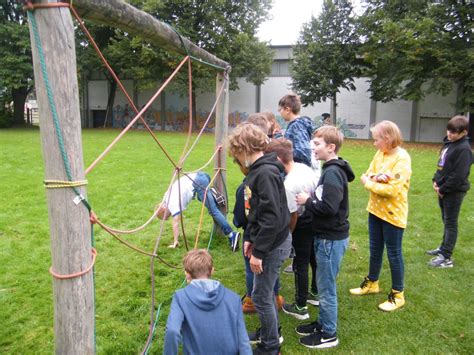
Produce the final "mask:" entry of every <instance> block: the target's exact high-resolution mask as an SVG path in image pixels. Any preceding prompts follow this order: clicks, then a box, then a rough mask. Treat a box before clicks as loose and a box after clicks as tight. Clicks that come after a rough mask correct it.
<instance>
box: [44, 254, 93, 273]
mask: <svg viewBox="0 0 474 355" xmlns="http://www.w3.org/2000/svg"><path fill="white" fill-rule="evenodd" d="M96 257H97V250H95V249H94V248H92V262H91V264H90V265H89V266H88V267H87V268H86V269H85V270H83V271H79V272H76V273H74V274H69V275H61V274H58V273H57V272H55V271H53V267H52V266H51V267H50V268H49V272H50V274H51V275H53V276H54V277H55V278H57V279H59V280H67V279H73V278H76V277H80V276H82V275H85V274H87V273H88V272H89V271H91V270H92V268H93V267H94V264H95V259H96Z"/></svg>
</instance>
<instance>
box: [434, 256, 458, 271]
mask: <svg viewBox="0 0 474 355" xmlns="http://www.w3.org/2000/svg"><path fill="white" fill-rule="evenodd" d="M428 266H432V267H437V268H440V269H446V268H449V267H453V266H454V264H453V260H452V259H451V258H446V257H445V256H444V255H443V254H438V255H437V256H435V257H434V258H433V259H431V261H429V262H428Z"/></svg>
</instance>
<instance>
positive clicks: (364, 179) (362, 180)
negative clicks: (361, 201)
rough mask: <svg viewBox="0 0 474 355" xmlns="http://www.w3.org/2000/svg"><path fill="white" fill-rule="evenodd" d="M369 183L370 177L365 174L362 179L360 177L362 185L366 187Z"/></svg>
mask: <svg viewBox="0 0 474 355" xmlns="http://www.w3.org/2000/svg"><path fill="white" fill-rule="evenodd" d="M367 181H369V177H368V176H367V175H365V174H363V175H362V176H361V177H360V182H361V183H362V185H364V186H365V184H366V183H367Z"/></svg>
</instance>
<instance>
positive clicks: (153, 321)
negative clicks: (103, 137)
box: [25, 2, 230, 354]
mask: <svg viewBox="0 0 474 355" xmlns="http://www.w3.org/2000/svg"><path fill="white" fill-rule="evenodd" d="M58 7H67V8H69V10H70V11H71V14H72V15H73V17H74V18H75V19H76V21H77V23H78V25H79V27H80V28H81V29H82V31H83V33H84V34H85V35H86V37H87V38H88V40H89V42H90V44H91V45H92V46H93V48H94V49H95V51H96V53H97V55H98V57H99V58H100V60H101V61H102V63H103V65H104V66H105V68H106V69H107V70H108V72H109V73H110V75H111V77H112V78H113V79H114V80H115V82H116V84H117V87H118V88H119V89H120V90H121V91H122V93H123V94H124V96H125V97H126V99H127V101H128V103H129V105H130V107H131V108H132V110H133V111H134V112H135V116H134V117H133V119H132V120H131V121H130V123H129V124H128V125H127V126H126V127H125V128H124V129H123V130H122V131H121V132H120V133H119V134H118V136H117V137H116V138H115V139H114V140H113V141H112V142H111V143H110V144H109V145H108V146H107V147H106V148H105V150H104V151H103V152H102V153H101V154H100V155H99V156H98V157H97V158H96V159H95V160H94V161H93V162H92V163H91V165H90V166H89V167H87V169H86V170H85V174H86V175H87V174H89V173H90V172H91V171H92V170H93V169H95V168H96V167H97V166H98V165H99V163H100V162H101V161H102V160H104V159H105V158H106V156H107V155H108V154H109V152H110V151H111V150H112V148H113V147H114V146H115V145H116V144H117V143H118V142H119V141H120V139H122V137H123V136H124V135H125V134H126V133H127V132H128V131H129V130H130V128H131V127H132V126H133V125H134V124H135V123H136V122H137V121H138V120H140V121H141V123H142V124H143V125H144V127H145V128H146V130H147V131H148V133H149V134H150V136H151V137H152V139H153V140H154V141H155V142H156V144H157V145H158V147H159V149H160V150H161V152H162V153H163V154H164V156H165V157H166V159H167V160H168V161H169V162H170V163H171V165H172V166H173V174H172V176H171V178H170V181H169V184H168V190H167V191H169V190H170V188H171V187H172V185H173V184H174V183H175V182H177V186H178V191H179V202H180V210H181V211H183V206H182V205H181V182H180V181H181V180H180V178H181V177H185V178H188V179H190V180H191V181H192V182H193V184H197V182H196V181H194V179H193V177H192V176H193V175H194V174H195V173H197V172H199V171H202V170H204V169H206V168H207V167H208V166H209V165H210V164H211V162H212V161H213V160H215V159H217V161H218V166H217V168H215V169H214V173H213V175H212V177H211V179H210V182H209V184H208V185H207V186H199V188H200V189H202V190H203V191H204V198H203V201H202V204H201V208H200V215H199V223H198V228H197V231H196V235H195V237H194V240H193V243H192V247H193V248H197V247H198V245H199V240H200V234H201V230H202V226H203V220H204V215H205V213H204V211H205V209H206V205H205V201H206V200H207V196H208V194H209V193H210V188H211V186H212V185H213V184H214V183H215V181H216V179H218V178H220V179H221V181H222V182H223V183H224V179H223V176H222V172H223V169H222V167H221V165H220V161H221V159H220V154H221V151H222V147H221V146H217V147H216V149H215V151H214V152H213V153H212V155H211V156H210V158H209V160H208V161H207V162H206V163H205V164H204V165H203V166H202V167H200V168H198V169H195V170H193V171H189V172H184V171H183V168H184V166H185V163H186V162H187V160H188V158H189V157H190V155H191V153H192V152H193V150H194V148H195V147H196V145H197V144H198V142H199V140H200V138H201V137H202V134H203V133H204V131H205V130H206V128H208V126H209V124H210V121H211V118H212V117H213V115H214V114H215V111H216V108H217V104H218V103H219V101H220V100H221V99H222V98H223V95H225V94H226V92H225V90H224V88H225V87H226V85H222V86H221V89H220V91H219V93H218V94H217V97H216V101H215V103H214V104H213V107H212V109H211V112H210V113H209V115H208V117H207V119H206V120H205V122H204V124H203V125H202V128H201V129H200V131H199V133H198V135H197V136H196V138H195V140H194V142H193V143H192V144H190V143H191V137H192V125H193V117H192V82H193V78H192V61H193V60H198V61H199V62H200V63H204V64H208V63H206V62H204V61H202V60H200V59H199V58H195V57H192V56H190V55H189V54H188V55H186V56H185V57H184V58H183V59H182V60H181V62H180V63H179V65H178V66H177V67H176V69H175V70H174V71H173V72H172V74H171V75H170V76H169V77H168V78H167V79H166V80H165V81H164V83H163V84H162V85H161V87H160V88H158V90H157V91H156V92H155V93H154V95H153V96H152V97H151V98H150V99H149V100H148V102H147V103H146V104H145V105H144V106H143V107H142V109H141V110H138V108H137V107H136V105H135V103H134V102H133V100H132V98H131V96H130V95H129V94H128V92H127V90H126V89H125V86H124V85H123V83H122V82H121V80H120V79H119V77H118V76H117V74H116V73H115V72H114V70H113V69H112V67H111V66H110V64H109V63H108V61H107V59H106V58H105V57H104V55H103V54H102V52H101V51H100V49H99V47H98V45H97V43H96V42H95V40H94V38H93V37H92V35H91V34H90V32H89V30H88V29H87V27H86V26H85V23H84V21H83V20H82V19H81V18H80V16H79V14H78V13H77V11H76V10H75V9H74V7H73V6H72V4H70V3H67V2H58V3H49V4H33V3H31V2H27V3H26V5H25V10H27V12H28V18H29V20H30V21H31V23H32V29H33V33H34V39H35V43H36V47H37V48H38V52H39V57H40V61H41V62H42V72H43V80H44V82H45V85H46V87H47V91H48V102H49V105H50V108H51V111H52V113H53V119H54V121H55V129H56V135H57V139H58V142H59V145H60V148H61V153H62V156H63V162H64V167H65V170H66V172H67V177H68V181H62V180H47V181H45V182H44V184H45V187H46V188H72V189H74V191H75V192H76V194H77V196H78V198H79V201H80V202H82V203H83V204H84V206H85V207H87V208H88V210H89V212H90V221H91V224H97V225H98V226H100V227H101V228H102V229H103V230H104V231H106V232H107V233H109V234H110V235H111V236H112V237H113V238H114V239H116V240H117V241H119V242H120V243H122V244H123V245H125V246H127V247H128V248H130V249H131V250H133V251H135V252H137V253H140V254H142V255H145V256H148V257H150V279H151V304H150V328H149V332H148V338H147V341H146V344H145V346H144V348H143V350H142V354H147V353H148V351H149V349H150V347H151V343H152V340H153V336H154V331H155V329H156V326H157V322H158V319H159V314H160V310H161V304H160V305H159V306H158V309H157V311H156V314H155V291H156V290H155V284H156V280H155V272H154V268H155V260H157V261H159V262H160V263H162V264H163V265H166V266H167V267H169V268H173V269H180V268H181V266H176V265H173V264H172V263H170V262H168V261H166V260H164V259H163V258H162V257H161V256H160V255H159V253H158V250H159V246H160V242H161V239H162V237H163V231H164V225H165V220H164V219H162V220H161V223H160V228H159V233H158V236H157V237H156V239H155V243H154V247H153V250H152V251H146V250H143V249H141V248H139V247H137V246H136V245H133V244H132V243H130V242H128V241H127V240H125V239H124V238H122V237H121V236H120V235H122V234H134V233H137V232H140V231H142V230H144V229H145V228H147V227H148V226H149V225H150V224H151V223H152V222H153V221H156V218H157V215H158V208H155V210H154V212H153V214H152V215H151V217H149V218H148V219H147V220H146V221H145V222H144V223H143V224H142V225H140V226H138V227H135V228H132V229H128V230H124V229H118V228H114V227H111V226H108V225H107V224H105V223H104V222H103V221H102V220H101V219H100V218H99V217H98V213H97V211H94V210H92V209H91V207H90V204H89V203H88V202H87V200H86V199H85V198H84V197H83V196H82V195H80V194H79V192H78V191H77V190H76V188H77V187H78V186H84V185H85V184H87V180H83V181H74V180H73V178H72V176H71V173H70V167H69V161H68V159H67V152H66V151H65V149H64V144H63V143H62V142H63V136H62V133H63V131H62V130H61V127H60V124H59V118H58V117H57V114H56V108H55V103H54V97H53V94H52V89H51V87H50V84H49V82H48V75H47V70H46V65H45V64H44V62H45V58H44V53H43V52H42V48H41V38H40V36H39V31H38V29H37V27H36V22H35V17H34V11H35V10H36V9H49V8H58ZM173 30H174V29H173ZM174 31H176V30H174ZM178 35H179V34H178ZM180 37H181V36H180ZM183 45H184V43H183ZM185 64H187V68H188V101H189V104H188V107H189V112H188V115H189V120H188V122H189V124H188V130H187V135H186V140H185V143H184V146H183V149H182V151H181V154H180V157H179V159H178V160H177V161H175V160H173V159H172V157H171V155H170V154H169V152H168V151H167V149H166V148H165V146H164V145H163V144H162V143H161V142H160V140H159V139H158V138H157V137H156V135H155V133H154V132H153V130H152V129H151V128H150V127H149V125H148V124H147V122H146V120H145V119H144V118H143V116H144V113H145V112H146V111H147V109H148V108H149V107H150V106H151V105H152V104H153V102H154V101H155V100H156V99H157V98H158V97H159V96H160V94H161V93H162V92H163V91H164V89H165V88H166V86H167V85H168V84H169V83H170V82H171V81H172V80H173V78H175V76H176V75H177V74H178V72H179V71H180V70H181V69H182V67H184V65H185ZM219 69H223V68H219ZM229 70H230V68H226V69H225V70H224V80H225V82H228V79H229V78H228V72H229ZM224 187H225V183H224ZM224 193H225V194H224V195H225V200H226V201H227V192H226V191H224ZM169 195H170V194H168V198H169ZM226 205H227V204H226ZM180 229H181V234H182V239H183V241H184V245H185V248H186V250H189V247H190V246H189V242H188V238H187V236H186V228H185V225H184V218H180ZM214 232H215V225H214V226H213V229H212V232H211V235H210V240H209V244H208V245H207V248H208V249H209V247H210V245H211V241H212V237H213V235H214ZM91 238H92V239H93V235H91ZM92 245H94V243H93V242H92ZM91 254H92V260H91V263H90V265H89V266H88V267H87V268H86V269H85V270H82V271H79V272H76V273H74V274H69V275H60V274H58V273H56V272H54V271H53V269H52V268H51V269H50V272H51V274H52V275H53V276H54V277H55V278H57V279H61V280H63V279H70V278H75V277H81V276H82V275H85V274H86V273H88V272H90V271H93V268H94V263H95V260H96V256H97V251H96V249H95V248H92V250H91Z"/></svg>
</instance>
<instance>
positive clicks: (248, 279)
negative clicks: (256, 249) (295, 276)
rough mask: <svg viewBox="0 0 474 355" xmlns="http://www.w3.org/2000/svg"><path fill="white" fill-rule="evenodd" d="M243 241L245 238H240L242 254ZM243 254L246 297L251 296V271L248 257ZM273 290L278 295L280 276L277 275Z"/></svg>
mask: <svg viewBox="0 0 474 355" xmlns="http://www.w3.org/2000/svg"><path fill="white" fill-rule="evenodd" d="M244 243H245V240H244V239H243V238H242V255H243V254H244V247H243V244H244ZM243 256H244V261H245V286H246V287H247V293H246V295H247V296H248V297H252V290H253V272H252V270H251V269H250V258H247V257H246V256H245V255H243ZM273 292H274V293H275V295H278V294H279V292H280V277H278V278H277V280H276V282H275V287H274V288H273Z"/></svg>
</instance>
